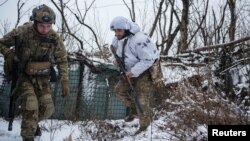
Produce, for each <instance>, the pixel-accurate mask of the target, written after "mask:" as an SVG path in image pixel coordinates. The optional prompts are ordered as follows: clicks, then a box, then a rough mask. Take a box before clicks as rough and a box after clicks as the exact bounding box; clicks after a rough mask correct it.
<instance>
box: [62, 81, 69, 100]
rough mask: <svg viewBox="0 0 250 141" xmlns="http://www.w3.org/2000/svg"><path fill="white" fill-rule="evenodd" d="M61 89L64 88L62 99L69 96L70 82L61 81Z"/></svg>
mask: <svg viewBox="0 0 250 141" xmlns="http://www.w3.org/2000/svg"><path fill="white" fill-rule="evenodd" d="M61 87H62V95H61V96H62V97H66V96H68V95H69V81H68V80H61Z"/></svg>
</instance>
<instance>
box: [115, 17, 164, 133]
mask: <svg viewBox="0 0 250 141" xmlns="http://www.w3.org/2000/svg"><path fill="white" fill-rule="evenodd" d="M110 28H111V30H112V31H114V32H115V37H114V39H113V41H112V45H111V51H112V52H113V54H117V55H118V56H119V58H121V60H122V62H124V66H125V69H126V70H127V72H126V76H127V77H128V78H130V79H131V81H132V84H133V86H134V87H135V91H136V94H137V95H138V98H139V104H140V105H141V107H142V109H143V113H140V112H139V109H138V107H136V106H135V102H134V99H133V98H132V97H131V96H130V95H128V92H129V89H130V87H129V85H128V83H127V82H126V80H125V79H123V78H121V79H120V80H119V82H118V83H117V85H116V86H115V93H116V94H117V96H118V98H119V99H120V100H122V101H123V103H124V104H125V105H126V106H127V107H129V108H130V112H129V114H128V116H127V117H125V121H132V120H133V119H134V118H135V116H136V115H138V116H139V119H140V128H139V130H138V131H137V133H139V132H140V131H143V130H145V129H146V128H147V127H148V125H149V124H150V119H151V117H150V115H151V114H150V105H149V104H150V102H149V100H150V96H151V94H152V93H153V81H152V79H151V74H150V72H149V68H150V67H151V66H152V65H153V64H154V62H155V61H156V60H158V59H159V51H158V50H157V48H156V46H155V44H154V43H153V42H152V41H151V39H150V38H149V37H148V36H147V35H146V34H144V33H143V32H140V28H139V26H138V25H137V24H136V23H134V22H130V21H128V20H127V19H126V18H124V17H116V18H114V19H113V21H112V22H111V25H110ZM113 63H114V64H115V65H117V61H116V60H115V59H114V62H113ZM137 111H138V112H137Z"/></svg>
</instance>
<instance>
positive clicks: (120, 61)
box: [114, 53, 143, 114]
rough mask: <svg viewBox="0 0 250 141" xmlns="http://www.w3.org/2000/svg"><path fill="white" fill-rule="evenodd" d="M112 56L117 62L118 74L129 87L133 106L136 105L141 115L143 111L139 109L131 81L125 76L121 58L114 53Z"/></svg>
mask: <svg viewBox="0 0 250 141" xmlns="http://www.w3.org/2000/svg"><path fill="white" fill-rule="evenodd" d="M114 55H115V58H116V60H117V63H118V65H119V67H120V72H121V74H122V75H123V77H124V78H125V80H126V81H127V82H128V84H129V87H130V95H131V96H132V97H133V98H134V101H135V105H136V107H137V108H138V110H139V112H140V113H141V114H143V110H142V107H141V105H140V102H139V99H138V96H137V94H136V91H135V89H134V87H133V85H132V83H131V81H130V78H128V77H127V76H126V69H125V67H124V66H125V65H124V63H123V61H122V60H121V58H120V57H119V56H118V55H117V54H116V53H114Z"/></svg>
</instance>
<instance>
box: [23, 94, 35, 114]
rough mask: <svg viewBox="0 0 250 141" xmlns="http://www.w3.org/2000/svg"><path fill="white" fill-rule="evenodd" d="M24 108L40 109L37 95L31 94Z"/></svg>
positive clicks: (28, 109)
mask: <svg viewBox="0 0 250 141" xmlns="http://www.w3.org/2000/svg"><path fill="white" fill-rule="evenodd" d="M24 102H25V103H24V110H27V111H38V101H37V98H36V96H35V95H29V96H27V97H26V100H24Z"/></svg>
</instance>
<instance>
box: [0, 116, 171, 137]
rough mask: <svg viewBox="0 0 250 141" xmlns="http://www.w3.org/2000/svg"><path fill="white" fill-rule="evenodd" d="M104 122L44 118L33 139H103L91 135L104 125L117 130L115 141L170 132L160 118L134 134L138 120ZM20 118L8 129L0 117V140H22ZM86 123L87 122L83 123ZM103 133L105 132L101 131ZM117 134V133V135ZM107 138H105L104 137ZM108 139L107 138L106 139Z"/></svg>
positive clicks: (158, 135) (5, 122) (108, 130)
mask: <svg viewBox="0 0 250 141" xmlns="http://www.w3.org/2000/svg"><path fill="white" fill-rule="evenodd" d="M105 122H106V123H109V124H99V125H97V124H95V123H94V122H93V121H89V122H86V121H85V122H84V121H83V122H75V123H72V122H69V121H59V120H51V119H49V120H46V121H43V122H40V126H41V127H42V136H41V137H36V139H35V141H64V140H65V139H66V138H69V136H70V135H71V137H72V139H73V140H79V141H95V140H96V141H99V140H104V138H102V139H100V137H98V136H93V135H94V134H92V136H91V134H89V133H95V132H96V134H99V135H100V133H98V131H100V129H101V128H105V126H108V125H109V127H110V125H111V126H112V125H113V127H115V128H113V130H114V132H117V136H120V137H119V138H120V139H117V138H116V139H112V137H110V140H117V141H150V140H152V141H166V140H170V136H171V135H170V134H169V133H168V132H167V131H166V130H161V128H159V127H161V125H162V126H163V125H164V122H163V120H162V119H158V120H156V121H154V122H152V123H151V125H150V126H149V127H148V128H147V130H146V131H145V132H141V133H140V134H137V135H134V133H135V132H136V131H137V129H138V124H139V120H138V119H135V120H134V121H132V122H127V123H126V122H124V120H106V121H105ZM20 123H21V120H20V119H15V121H14V123H13V131H8V130H7V129H8V121H6V120H4V119H3V118H0V125H1V126H0V141H22V138H21V136H20ZM84 123H87V124H84ZM105 129H107V132H110V130H112V128H110V129H108V128H105ZM103 134H105V133H103ZM118 134H119V135H118ZM106 139H107V138H106ZM107 140H108V139H107Z"/></svg>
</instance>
